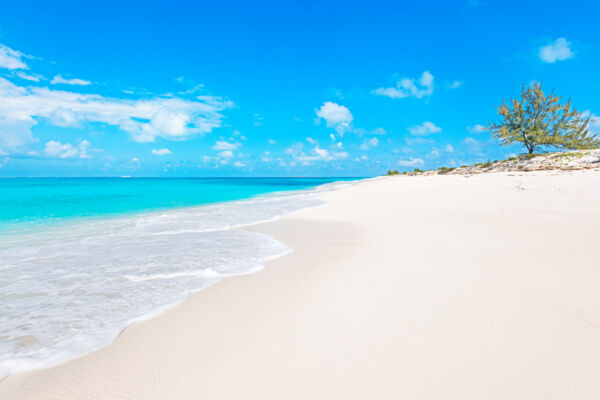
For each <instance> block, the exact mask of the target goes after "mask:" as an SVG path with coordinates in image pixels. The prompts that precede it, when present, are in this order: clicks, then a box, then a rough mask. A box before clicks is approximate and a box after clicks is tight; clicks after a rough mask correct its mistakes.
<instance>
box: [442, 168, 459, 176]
mask: <svg viewBox="0 0 600 400" xmlns="http://www.w3.org/2000/svg"><path fill="white" fill-rule="evenodd" d="M455 169H456V168H448V167H439V168H438V174H440V175H445V174H447V173H449V172H452V171H454V170H455Z"/></svg>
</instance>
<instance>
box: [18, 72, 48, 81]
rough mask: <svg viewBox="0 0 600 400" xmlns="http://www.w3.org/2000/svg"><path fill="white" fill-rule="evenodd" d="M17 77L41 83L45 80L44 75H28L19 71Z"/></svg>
mask: <svg viewBox="0 0 600 400" xmlns="http://www.w3.org/2000/svg"><path fill="white" fill-rule="evenodd" d="M17 76H18V77H19V78H21V79H25V80H27V81H32V82H39V81H41V80H42V79H45V78H44V77H43V76H42V75H39V74H28V73H25V72H23V71H18V72H17Z"/></svg>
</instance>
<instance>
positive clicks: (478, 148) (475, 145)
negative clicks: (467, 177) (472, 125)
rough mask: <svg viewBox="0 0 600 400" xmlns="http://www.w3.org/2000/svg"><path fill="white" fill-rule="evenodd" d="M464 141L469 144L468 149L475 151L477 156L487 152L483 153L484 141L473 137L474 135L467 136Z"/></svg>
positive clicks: (466, 144) (471, 151)
mask: <svg viewBox="0 0 600 400" xmlns="http://www.w3.org/2000/svg"><path fill="white" fill-rule="evenodd" d="M462 143H463V144H464V145H465V146H467V151H468V152H470V153H473V154H475V155H477V156H480V157H483V156H484V155H485V154H484V153H483V147H484V143H483V142H480V141H479V140H476V139H473V138H472V137H466V138H465V139H464V140H463V141H462Z"/></svg>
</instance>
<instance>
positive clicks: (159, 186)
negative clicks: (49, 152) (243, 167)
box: [0, 178, 353, 232]
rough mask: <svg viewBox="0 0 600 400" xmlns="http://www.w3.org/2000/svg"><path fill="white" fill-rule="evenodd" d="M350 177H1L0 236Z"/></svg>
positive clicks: (314, 184) (302, 187) (246, 196)
mask: <svg viewBox="0 0 600 400" xmlns="http://www.w3.org/2000/svg"><path fill="white" fill-rule="evenodd" d="M347 180H353V179H352V178H14V179H0V204H1V205H2V207H0V232H2V231H4V232H5V231H6V230H11V229H15V228H18V227H22V226H27V225H30V224H32V223H48V222H58V221H64V220H68V219H71V218H77V217H93V216H107V215H119V214H127V213H135V212H145V211H154V210H161V209H169V208H175V207H188V206H197V205H202V204H210V203H216V202H222V201H231V200H239V199H245V198H249V197H253V196H256V195H259V194H265V193H271V192H276V191H277V192H278V191H289V190H298V189H306V188H311V187H315V186H317V185H322V184H325V183H329V182H334V181H347Z"/></svg>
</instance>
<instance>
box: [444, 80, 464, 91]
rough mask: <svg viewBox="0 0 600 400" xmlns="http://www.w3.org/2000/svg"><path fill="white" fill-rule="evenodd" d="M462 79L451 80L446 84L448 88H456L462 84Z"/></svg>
mask: <svg viewBox="0 0 600 400" xmlns="http://www.w3.org/2000/svg"><path fill="white" fill-rule="evenodd" d="M463 83H464V82H463V81H453V82H452V83H450V84H449V85H448V89H458V88H459V87H461V86H462V85H463Z"/></svg>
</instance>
